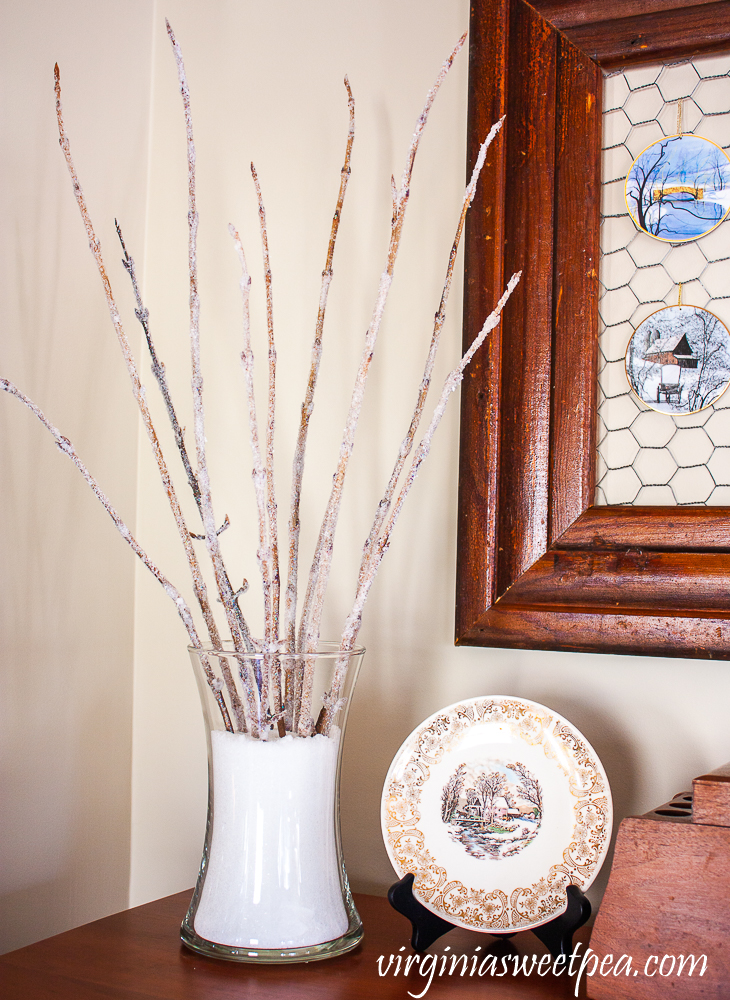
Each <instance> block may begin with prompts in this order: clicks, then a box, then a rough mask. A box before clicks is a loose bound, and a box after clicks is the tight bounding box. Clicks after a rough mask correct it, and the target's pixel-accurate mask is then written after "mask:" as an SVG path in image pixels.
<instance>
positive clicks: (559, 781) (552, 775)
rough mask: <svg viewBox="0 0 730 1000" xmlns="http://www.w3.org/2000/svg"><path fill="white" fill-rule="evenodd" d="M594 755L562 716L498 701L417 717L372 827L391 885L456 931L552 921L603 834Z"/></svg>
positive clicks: (605, 824)
mask: <svg viewBox="0 0 730 1000" xmlns="http://www.w3.org/2000/svg"><path fill="white" fill-rule="evenodd" d="M611 819H612V807H611V792H610V789H609V787H608V779H607V778H606V774H605V771H604V770H603V766H602V765H601V762H600V760H599V759H598V757H597V756H596V753H595V751H594V750H593V749H592V748H591V746H590V744H589V743H588V742H587V741H586V739H585V737H584V736H582V735H581V734H580V733H579V732H578V730H577V729H576V728H575V727H574V726H572V725H571V723H570V722H568V720H567V719H564V718H563V717H562V716H560V715H558V714H557V713H556V712H553V711H552V710H551V709H549V708H546V707H545V706H544V705H538V704H537V703H536V702H533V701H524V700H523V699H520V698H512V697H508V696H502V695H489V696H483V697H480V698H471V699H468V700H466V701H462V702H457V703H456V704H454V705H449V706H448V707H447V708H443V709H441V711H440V712H436V714H435V715H432V716H430V718H428V719H426V720H425V722H422V723H421V725H420V726H418V727H417V728H416V729H415V730H414V731H413V732H412V733H411V735H410V736H409V737H408V738H407V739H406V741H405V743H404V744H403V745H402V747H401V748H400V750H399V751H398V753H397V754H396V756H395V758H394V760H393V763H392V764H391V766H390V770H389V771H388V776H387V777H386V779H385V787H384V788H383V798H382V806H381V822H382V829H383V838H384V840H385V847H386V850H387V851H388V856H389V857H390V860H391V861H392V863H393V866H394V868H395V870H396V871H397V873H398V877H399V878H403V876H404V875H406V874H408V873H409V872H411V873H413V875H414V882H413V892H414V895H415V896H416V898H417V899H418V901H419V902H420V903H422V904H423V906H425V907H426V909H427V910H430V911H431V912H432V913H435V914H437V915H438V916H440V917H442V918H443V919H445V920H448V921H449V923H452V924H456V925H457V926H459V927H471V928H476V929H478V930H485V931H494V932H497V933H499V932H511V931H516V930H524V929H526V928H528V927H539V926H540V925H541V924H544V923H547V922H548V921H550V920H553V919H554V918H555V917H557V916H559V915H560V914H561V913H563V912H564V911H565V908H566V905H567V899H568V897H567V895H566V889H567V887H568V886H569V885H570V884H571V883H572V884H573V885H577V886H579V887H580V888H581V889H582V890H585V889H587V888H588V886H589V885H591V883H592V882H593V880H594V879H595V877H596V875H597V874H598V872H599V870H600V867H601V864H602V862H603V859H604V858H605V856H606V852H607V850H608V845H609V841H610V837H611V825H612V824H611Z"/></svg>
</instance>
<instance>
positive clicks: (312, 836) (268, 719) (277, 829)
mask: <svg viewBox="0 0 730 1000" xmlns="http://www.w3.org/2000/svg"><path fill="white" fill-rule="evenodd" d="M362 654H363V650H356V651H353V652H348V653H344V654H343V653H340V651H339V650H338V649H337V647H336V646H333V647H332V648H326V649H324V650H323V651H321V652H320V653H317V654H311V655H309V656H304V655H296V654H289V655H285V654H271V653H269V654H262V653H250V654H248V653H247V654H244V653H236V652H234V651H232V650H226V651H221V650H213V649H203V650H191V657H192V660H193V664H194V666H195V672H196V679H197V681H198V689H199V691H200V696H201V701H202V704H203V715H204V718H205V722H206V728H207V734H208V755H209V756H208V779H209V796H208V823H207V829H206V835H205V847H204V850H203V860H202V862H201V866H200V875H199V876H198V883H197V885H196V888H195V893H194V895H193V899H192V902H191V904H190V910H189V911H188V914H187V916H186V917H185V920H184V921H183V925H182V929H181V935H182V939H183V942H184V943H185V944H186V945H187V946H188V947H189V948H192V949H193V950H195V951H199V952H202V953H203V954H205V955H209V956H213V957H218V958H225V959H229V960H233V961H239V962H309V961H312V960H314V959H318V958H328V957H330V956H334V955H341V954H343V953H344V952H347V951H350V950H351V949H352V948H354V947H355V946H356V945H357V944H358V943H359V941H360V940H361V938H362V925H361V923H360V918H359V916H358V914H357V910H356V909H355V906H354V904H353V901H352V895H351V893H350V889H349V886H348V883H347V875H346V873H345V868H344V864H343V862H342V850H341V845H340V829H339V776H340V763H341V757H342V734H343V732H344V726H345V722H346V719H347V709H348V707H349V701H350V695H351V692H352V687H353V685H354V682H355V678H356V676H357V671H358V668H359V665H360V660H361V659H362ZM333 692H335V694H334V695H333Z"/></svg>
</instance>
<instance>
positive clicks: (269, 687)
mask: <svg viewBox="0 0 730 1000" xmlns="http://www.w3.org/2000/svg"><path fill="white" fill-rule="evenodd" d="M251 176H252V177H253V182H254V187H255V188H256V199H257V201H258V207H259V227H260V229H261V252H262V255H263V264H264V285H265V287H266V329H267V333H268V343H269V351H268V393H267V407H266V463H265V469H266V515H267V520H268V539H269V558H270V574H271V575H270V583H271V601H270V604H269V615H267V617H266V621H265V625H264V630H265V636H264V638H265V643H264V645H265V650H264V662H263V673H264V688H265V689H266V693H267V695H268V694H269V692H270V691H272V692H273V695H274V713H275V714H276V715H277V716H278V715H279V714H280V713H281V677H280V671H279V670H278V669H277V668H276V666H275V663H274V661H273V659H272V657H271V655H270V654H271V653H273V652H274V651H278V648H279V601H280V594H281V578H280V575H279V528H278V524H277V507H276V489H275V486H274V428H275V416H276V345H275V343H274V300H273V289H272V282H271V262H270V259H269V236H268V231H267V229H266V210H265V208H264V199H263V197H262V195H261V185H260V184H259V178H258V174H257V173H256V168H255V166H254V165H253V163H252V164H251Z"/></svg>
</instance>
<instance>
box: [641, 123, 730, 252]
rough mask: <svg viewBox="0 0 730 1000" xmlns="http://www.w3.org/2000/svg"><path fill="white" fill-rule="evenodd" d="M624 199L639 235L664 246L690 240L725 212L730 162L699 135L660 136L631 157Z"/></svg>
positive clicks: (706, 230)
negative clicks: (640, 231) (648, 236)
mask: <svg viewBox="0 0 730 1000" xmlns="http://www.w3.org/2000/svg"><path fill="white" fill-rule="evenodd" d="M625 195H626V206H627V208H628V210H629V214H630V215H631V218H632V219H633V220H634V222H635V223H636V225H637V226H638V227H639V229H642V230H643V231H644V232H645V233H648V234H649V235H650V236H653V237H655V239H658V240H665V241H666V242H668V243H684V242H686V241H688V240H696V239H698V238H699V237H700V236H705V235H706V234H707V233H709V232H710V231H711V230H713V229H714V228H715V227H716V226H719V224H720V223H721V222H722V220H723V219H724V218H725V216H726V215H727V213H728V211H730V159H728V156H727V154H726V153H725V151H724V150H723V149H721V148H720V147H719V146H717V145H715V143H714V142H711V141H710V140H709V139H704V138H703V137H702V136H700V135H691V134H689V133H686V132H685V133H683V134H681V135H668V136H665V137H664V138H663V139H660V140H658V141H657V142H654V143H652V144H651V146H647V147H646V149H645V150H644V151H643V152H642V153H640V154H639V155H638V156H637V157H636V159H635V160H634V162H633V164H632V166H631V169H630V170H629V173H628V176H627V177H626V187H625Z"/></svg>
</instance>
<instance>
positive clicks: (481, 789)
mask: <svg viewBox="0 0 730 1000" xmlns="http://www.w3.org/2000/svg"><path fill="white" fill-rule="evenodd" d="M542 810H543V805H542V788H541V787H540V782H539V781H538V780H537V778H535V777H534V775H533V774H531V773H530V771H528V770H527V768H526V767H525V765H524V764H520V763H519V762H515V763H510V764H506V763H504V762H503V761H501V760H498V761H488V762H487V763H486V764H485V763H483V762H482V763H480V764H471V765H470V764H459V766H458V767H457V768H456V770H455V771H454V773H453V774H452V775H451V777H450V778H449V780H448V781H447V782H446V784H445V785H444V788H443V790H442V792H441V819H442V820H443V822H444V823H445V824H446V825H447V826H448V828H449V835H450V836H451V839H452V840H454V841H456V843H458V844H461V846H462V847H463V848H464V849H465V850H466V852H467V853H468V854H470V855H471V856H472V857H474V858H507V857H510V856H512V855H514V854H519V852H520V851H522V850H524V848H525V847H527V845H528V844H530V843H531V842H532V841H533V840H534V839H535V837H536V836H537V833H538V830H539V829H540V823H541V822H542Z"/></svg>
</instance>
